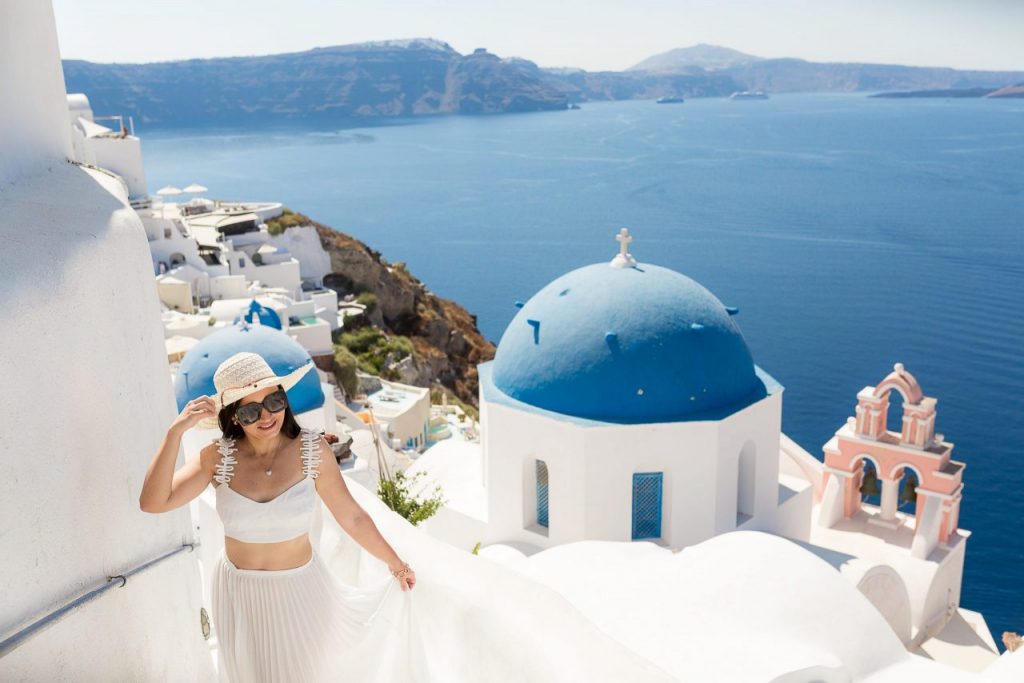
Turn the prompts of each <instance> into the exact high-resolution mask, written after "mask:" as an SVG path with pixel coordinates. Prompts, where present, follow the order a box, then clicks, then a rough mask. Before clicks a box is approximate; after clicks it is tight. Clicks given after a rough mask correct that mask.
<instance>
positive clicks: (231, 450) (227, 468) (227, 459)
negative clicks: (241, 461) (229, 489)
mask: <svg viewBox="0 0 1024 683" xmlns="http://www.w3.org/2000/svg"><path fill="white" fill-rule="evenodd" d="M218 443H219V445H218V446H217V451H218V452H219V453H220V462H218V463H217V474H215V475H213V478H214V479H216V480H217V482H218V483H219V484H225V485H226V484H227V483H228V482H229V481H230V480H231V477H232V476H234V474H235V463H237V462H238V459H237V458H236V457H235V450H236V449H235V440H234V439H229V438H227V437H224V436H222V437H220V439H218Z"/></svg>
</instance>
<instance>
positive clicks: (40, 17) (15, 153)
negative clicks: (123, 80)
mask: <svg viewBox="0 0 1024 683" xmlns="http://www.w3.org/2000/svg"><path fill="white" fill-rule="evenodd" d="M0 85H2V86H3V90H2V92H3V102H2V104H0V131H3V134H2V135H0V182H8V181H10V180H11V179H13V178H16V177H18V176H24V175H26V174H32V173H38V172H46V171H47V170H48V169H49V168H50V167H52V166H53V165H54V164H59V163H61V162H62V161H63V160H64V159H66V158H67V157H69V156H70V155H71V128H70V126H69V125H68V105H67V93H66V92H65V90H64V69H63V67H62V66H61V63H60V52H59V50H58V49H57V32H56V31H55V30H54V19H53V8H52V7H51V6H50V3H49V2H40V1H39V0H4V2H3V3H2V4H0ZM5 218H8V217H6V216H5ZM5 225H14V223H13V222H7V223H5Z"/></svg>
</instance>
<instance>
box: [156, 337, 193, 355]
mask: <svg viewBox="0 0 1024 683" xmlns="http://www.w3.org/2000/svg"><path fill="white" fill-rule="evenodd" d="M198 343H199V340H198V339H194V338H193V337H183V336H180V335H176V336H174V337H171V338H169V339H165V340H164V346H165V347H166V348H167V356H168V358H171V357H174V358H176V359H177V360H181V357H182V356H184V355H185V354H186V353H188V351H189V350H190V349H191V348H192V347H193V346H195V345H196V344H198Z"/></svg>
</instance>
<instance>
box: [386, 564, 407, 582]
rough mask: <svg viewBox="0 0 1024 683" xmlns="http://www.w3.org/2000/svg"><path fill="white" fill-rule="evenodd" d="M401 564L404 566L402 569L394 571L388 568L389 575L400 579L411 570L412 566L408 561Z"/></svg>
mask: <svg viewBox="0 0 1024 683" xmlns="http://www.w3.org/2000/svg"><path fill="white" fill-rule="evenodd" d="M402 565H403V566H404V567H405V569H402V570H400V571H397V572H396V571H394V570H393V569H392V570H390V571H391V575H392V576H394V577H395V578H396V579H400V578H402V577H403V576H405V575H406V574H408V573H409V572H411V571H412V568H410V567H409V563H408V562H403V563H402Z"/></svg>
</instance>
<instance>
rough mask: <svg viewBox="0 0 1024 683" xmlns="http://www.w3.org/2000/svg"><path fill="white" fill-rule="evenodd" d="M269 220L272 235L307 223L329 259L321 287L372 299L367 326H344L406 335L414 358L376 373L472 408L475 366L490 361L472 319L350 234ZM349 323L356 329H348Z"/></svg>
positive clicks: (293, 219)
mask: <svg viewBox="0 0 1024 683" xmlns="http://www.w3.org/2000/svg"><path fill="white" fill-rule="evenodd" d="M282 219H283V220H278V221H271V222H270V227H271V230H272V231H275V232H276V231H279V230H282V229H286V228H287V227H288V226H297V225H312V226H314V227H315V228H316V231H317V234H318V235H319V237H320V244H321V246H323V248H324V250H325V251H326V252H327V254H328V255H329V256H330V260H331V273H330V274H329V275H326V276H325V277H324V285H325V286H328V287H331V288H332V289H334V290H336V291H337V292H338V295H339V299H341V298H342V297H344V295H346V294H353V295H363V296H364V299H363V300H364V301H366V300H367V299H366V298H365V295H366V294H368V293H369V294H372V295H373V297H372V299H374V300H375V302H374V304H372V305H371V306H369V307H368V308H367V313H366V315H365V320H355V321H351V320H350V321H349V322H350V324H349V325H347V326H346V328H347V329H351V328H352V327H354V326H358V325H366V324H369V326H372V327H374V328H376V329H377V330H379V331H380V332H382V333H383V334H384V336H385V337H386V336H394V337H405V338H407V339H408V340H409V342H411V346H412V353H411V354H409V355H405V356H404V357H401V356H402V355H403V354H400V353H394V354H389V357H386V358H384V359H383V361H382V363H381V366H382V370H383V372H382V374H383V375H384V376H385V377H389V378H392V379H396V380H398V381H401V382H405V383H408V384H414V385H416V386H424V387H433V386H435V383H439V384H441V385H443V386H444V387H447V389H449V390H450V391H451V393H453V394H454V395H455V396H456V397H458V398H459V399H460V400H461V401H463V402H464V403H467V404H469V405H472V406H477V403H478V401H477V392H478V387H479V384H478V379H477V372H476V366H477V364H478V363H482V362H484V361H487V360H490V359H491V358H493V357H494V352H495V346H494V344H493V343H491V342H490V341H488V340H487V339H485V338H484V336H483V334H481V332H480V330H479V329H477V326H476V316H475V315H473V314H471V313H469V312H468V311H467V310H466V309H464V308H463V307H462V306H460V305H459V304H457V303H455V302H454V301H451V300H450V299H445V298H444V297H440V296H437V295H436V294H434V293H433V292H431V291H430V290H428V289H427V288H426V287H425V286H424V284H423V283H422V282H421V281H420V280H418V279H417V278H416V277H415V276H413V275H412V274H411V273H410V272H409V271H408V269H406V267H405V264H403V263H388V261H387V260H386V259H385V258H384V257H383V256H382V255H381V254H380V253H379V252H377V251H375V250H373V249H371V248H370V247H369V246H367V245H366V244H364V243H363V242H361V241H359V240H357V239H356V238H354V237H352V236H351V235H346V234H345V233H342V232H338V231H337V230H335V229H333V228H331V227H328V226H326V225H323V224H322V223H318V222H316V221H314V220H312V219H310V218H308V217H306V216H303V215H301V214H295V213H292V212H288V213H286V214H285V215H284V216H283V217H282ZM351 323H354V325H353V324H351Z"/></svg>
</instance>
